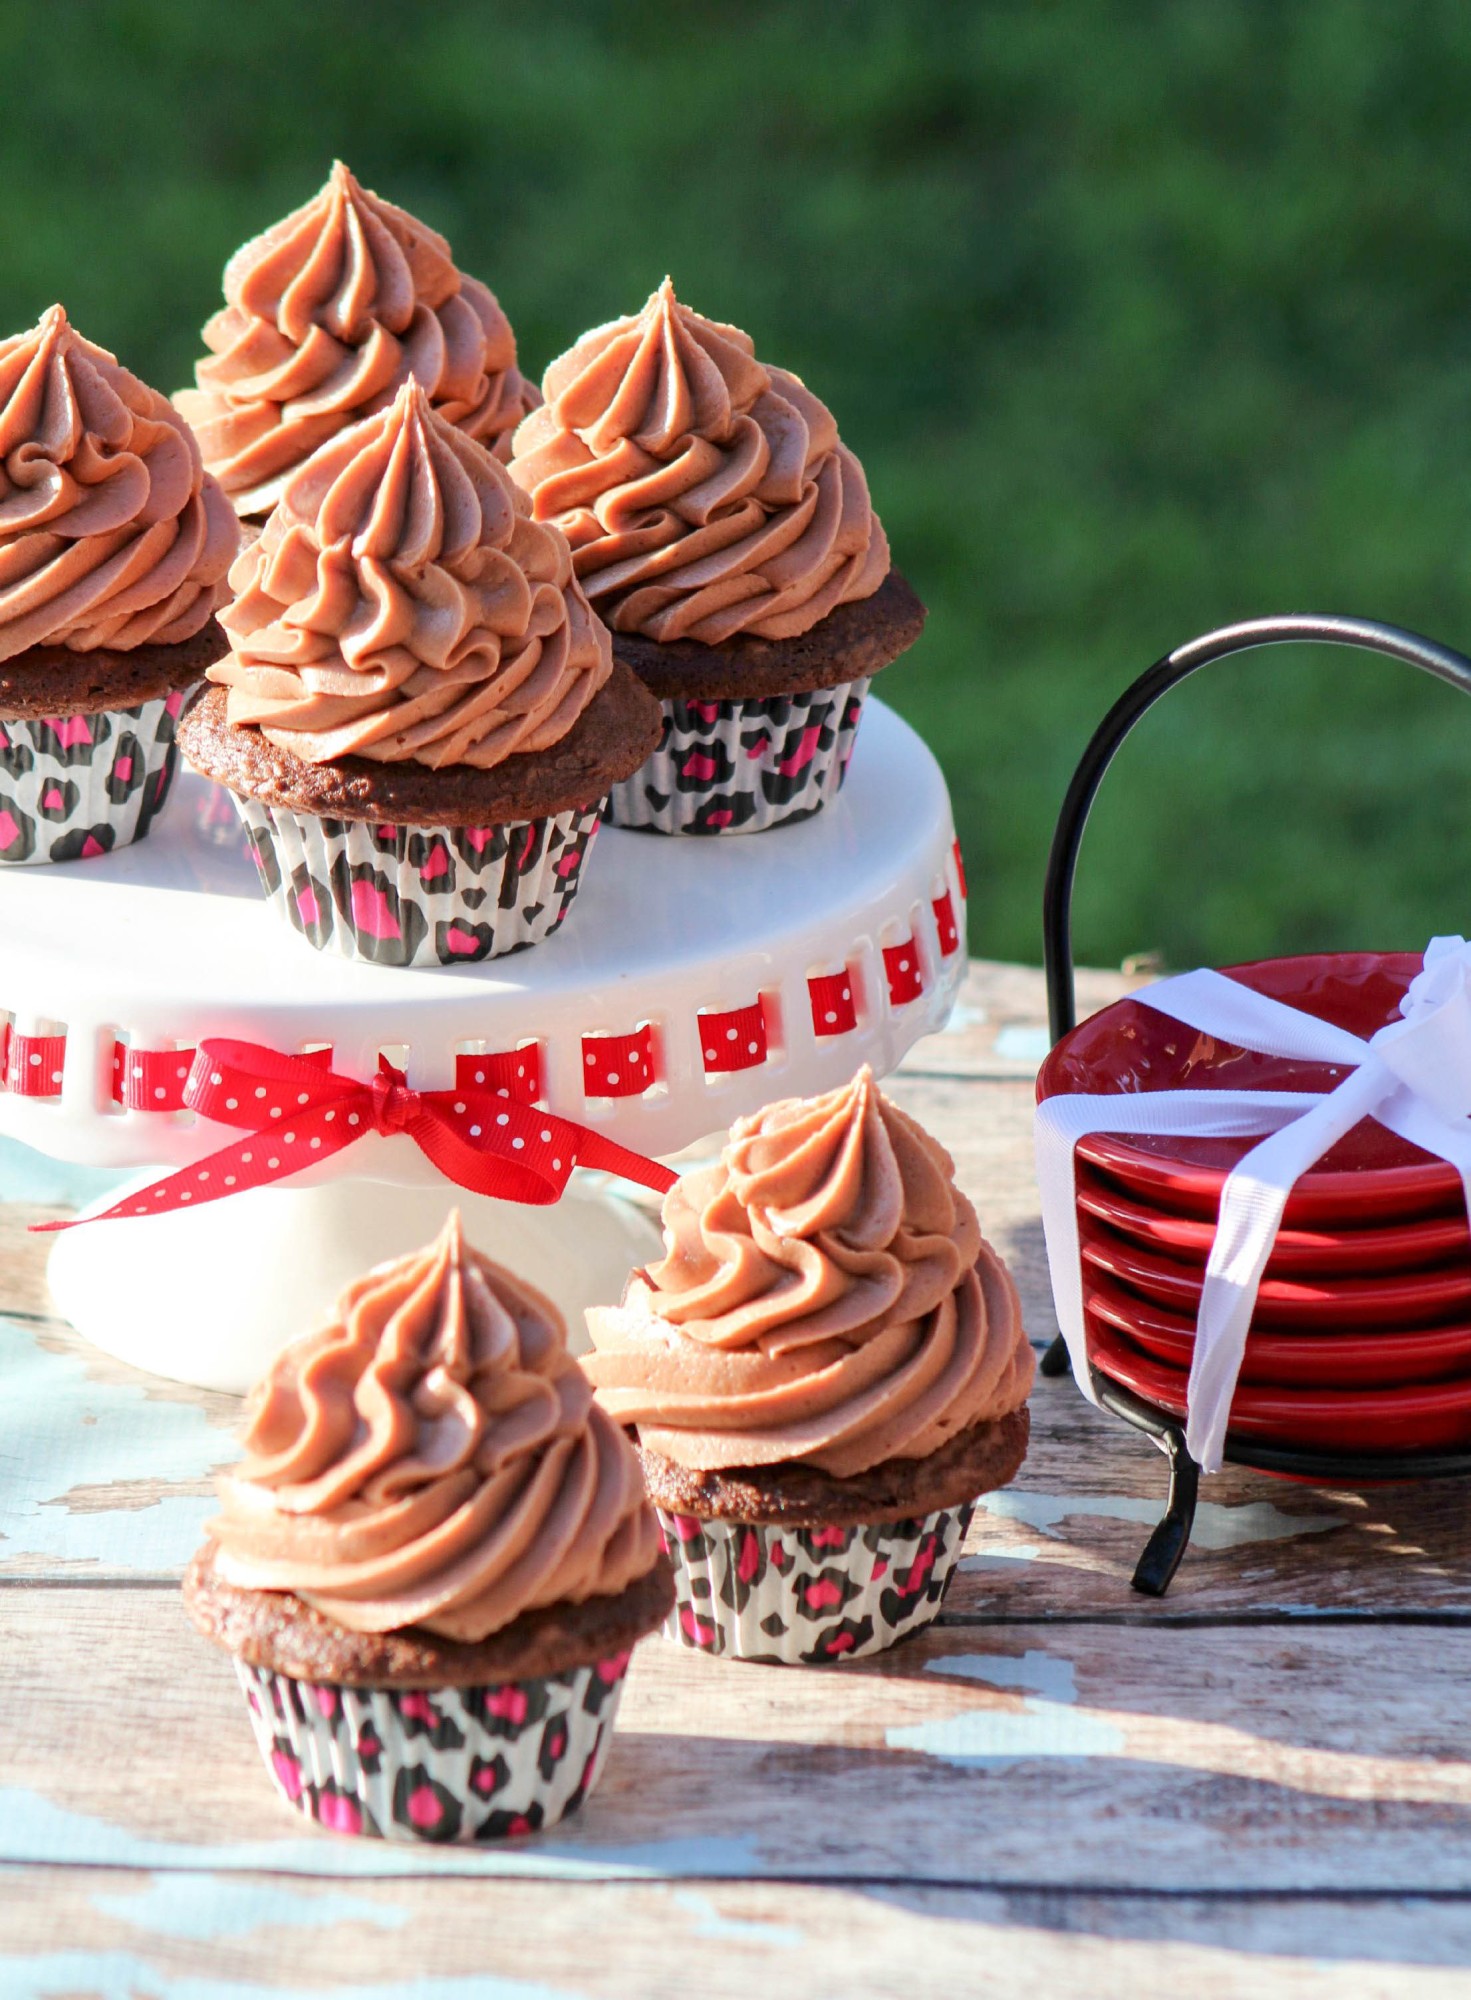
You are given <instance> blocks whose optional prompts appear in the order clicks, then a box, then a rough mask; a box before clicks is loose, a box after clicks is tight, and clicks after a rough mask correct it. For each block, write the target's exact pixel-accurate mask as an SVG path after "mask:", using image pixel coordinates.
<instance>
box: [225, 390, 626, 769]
mask: <svg viewBox="0 0 1471 2000" xmlns="http://www.w3.org/2000/svg"><path fill="white" fill-rule="evenodd" d="M530 512H531V509H530V503H529V502H528V500H527V499H526V496H525V494H523V493H522V492H521V491H520V490H519V488H517V487H515V486H513V485H512V484H511V481H510V479H509V478H508V477H507V475H506V473H505V471H504V470H503V469H502V468H501V466H500V465H499V464H497V462H496V461H495V459H493V458H492V457H491V455H490V453H489V452H488V451H487V450H486V449H485V447H484V445H480V444H477V443H476V442H475V440H474V439H473V438H470V437H467V436H466V435H465V433H464V432H463V431H461V430H457V429H456V427H455V426H454V425H453V424H451V423H449V422H448V421H447V420H446V419H445V418H444V417H443V416H442V415H440V414H439V412H437V411H436V410H434V409H432V408H431V406H430V403H429V399H428V397H427V396H426V395H425V393H424V391H423V389H421V388H420V386H419V385H418V383H417V382H412V381H411V382H407V383H405V384H404V386H403V388H402V389H400V391H399V393H398V396H397V398H396V399H395V401H394V403H393V404H392V406H391V408H389V409H387V410H385V411H384V412H383V413H382V414H381V415H380V416H376V417H370V418H368V419H367V420H366V421H365V422H363V423H361V424H356V425H354V426H353V427H352V429H350V430H346V431H343V432H342V433H341V435H340V436H338V437H336V438H334V439H333V440H332V442H331V443H330V444H325V445H323V446H322V448H321V450H320V451H318V452H317V453H316V455H315V456H314V457H313V458H312V459H311V461H310V462H309V463H308V464H307V465H304V466H303V467H302V468H301V470H300V471H299V472H297V473H295V474H293V476H292V478H291V479H290V480H289V482H288V483H287V487H286V490H285V492H284V493H283V494H282V496H281V500H280V504H279V505H278V506H277V507H276V509H275V511H274V512H273V513H272V515H271V517H270V519H269V520H268V521H267V523H266V526H265V530H264V532H263V533H262V535H261V537H260V539H259V540H258V541H257V542H255V543H253V544H252V546H251V547H249V548H247V549H245V550H244V551H242V553H241V555H240V557H239V558H238V560H237V561H236V563H235V565H234V567H233V568H232V569H231V571H230V586H231V588H232V589H233V590H234V592H235V601H234V602H233V603H232V604H231V605H230V606H229V607H228V609H227V610H225V611H224V612H222V613H221V617H220V622H221V624H223V625H224V626H225V628H226V630H227V631H228V633H229V635H230V641H231V646H232V651H231V652H230V654H229V655H228V656H227V657H226V658H225V659H224V660H221V661H220V662H219V663H218V664H217V665H216V666H214V667H212V668H211V669H210V679H211V680H214V681H218V682H220V683H222V684H223V685H224V686H225V687H227V688H228V689H229V691H230V692H229V700H228V715H229V720H230V721H231V722H232V723H238V724H252V723H253V724H256V725H258V726H259V728H260V730H261V732H262V734H263V735H265V736H266V737H268V738H269V740H270V741H271V742H272V743H275V744H277V745H279V746H281V747H282V748H285V749H289V750H292V751H294V752H295V754H296V755H297V756H298V757H301V758H303V759H305V760H306V761H307V762H308V763H313V764H320V763H326V762H328V761H331V760H334V759H337V758H340V757H347V756H353V757H367V758H370V759H371V760H372V761H374V762H375V763H383V764H394V763H403V762H408V761H412V762H415V763H419V764H427V765H430V766H431V767H433V768H435V769H438V768H439V767H440V766H442V765H446V764H471V765H475V766H478V767H479V768H481V769H488V768H489V767H490V766H491V765H494V764H499V763H501V762H502V761H503V759H505V758H507V757H510V756H513V755H517V754H521V753H524V752H528V751H535V750H544V749H547V748H549V747H550V746H551V745H552V744H554V743H558V742H560V741H561V739H562V738H563V737H564V736H565V735H566V734H567V732H568V730H569V729H571V727H572V725H573V724H574V723H575V722H576V720H577V718H578V717H579V716H580V715H581V714H582V712H583V710H584V709H585V708H586V707H587V705H588V703H589V702H590V701H591V700H592V699H593V696H594V695H595V694H596V693H597V692H598V690H599V688H601V687H602V686H603V684H604V682H605V681H606V680H607V678H608V676H609V674H610V673H611V672H612V670H613V659H612V649H611V645H610V642H609V638H608V634H607V632H606V630H605V629H604V627H603V625H602V624H601V623H600V621H599V620H598V619H597V618H596V617H595V616H594V614H593V612H592V610H591V608H590V606H589V605H588V602H587V599H586V597H585V596H584V595H583V592H582V588H581V586H580V585H579V583H578V582H577V579H576V578H575V577H574V575H573V573H572V559H571V556H570V554H569V552H568V549H567V544H566V542H565V540H564V539H563V538H562V536H561V534H560V533H559V532H558V531H557V529H555V528H552V527H542V526H540V525H538V524H537V523H536V522H534V521H532V520H531V519H530V518H529V516H530Z"/></svg>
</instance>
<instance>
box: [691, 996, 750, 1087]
mask: <svg viewBox="0 0 1471 2000" xmlns="http://www.w3.org/2000/svg"><path fill="white" fill-rule="evenodd" d="M699 1025H700V1051H701V1054H702V1055H703V1056H704V1058H705V1069H706V1073H707V1074H708V1075H711V1076H720V1075H723V1074H727V1073H729V1072H731V1071H734V1070H741V1069H759V1067H760V1066H761V1064H762V1063H764V1062H765V1060H766V1010H765V1009H764V1008H763V1007H762V1005H761V1002H760V1001H759V1000H753V1001H752V1002H751V1004H750V1006H749V1007H734V1008H732V1009H731V1010H730V1012H729V1013H726V1014H701V1015H700V1017H699Z"/></svg>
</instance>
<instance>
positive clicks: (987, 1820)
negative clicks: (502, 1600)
mask: <svg viewBox="0 0 1471 2000" xmlns="http://www.w3.org/2000/svg"><path fill="white" fill-rule="evenodd" d="M5 1614H6V1615H5V1663H4V1679H5V1693H4V1700H5V1709H6V1712H7V1713H8V1714H11V1715H23V1716H24V1717H25V1718H26V1726H25V1729H24V1730H23V1731H21V1732H18V1733H17V1734H16V1735H15V1736H13V1738H12V1740H11V1743H10V1745H9V1749H8V1755H7V1762H6V1770H5V1773H4V1783H3V1786H0V1861H8V1862H12V1863H40V1862H63V1861H71V1862H74V1863H77V1864H85V1865H88V1866H114V1867H147V1868H150V1869H153V1870H155V1871H160V1870H162V1871H168V1870H172V1869H186V1870H191V1869H192V1870H195V1871H198V1870H200V1869H208V1870H211V1871H215V1872H218V1871H224V1872H230V1871H232V1870H235V1869H239V1868H250V1869H259V1868H267V1869H272V1870H275V1871H277V1872H282V1873H296V1872H306V1873H330V1874H355V1873H362V1872H365V1871H369V1872H374V1873H395V1872H408V1873H420V1872H422V1869H421V1867H420V1866H419V1865H418V1864H416V1862H415V1860H414V1857H413V1854H412V1852H409V1853H408V1854H407V1855H405V1853H404V1851H403V1850H400V1849H398V1848H396V1847H394V1845H393V1844H391V1843H382V1844H380V1843H373V1842H362V1843H353V1842H342V1841H335V1840H333V1839H331V1838H329V1837H328V1836H325V1835H321V1834H316V1833H314V1832H312V1831H311V1830H310V1829H304V1830H300V1831H299V1830H298V1826H299V1823H298V1822H296V1821H294V1819H293V1818H292V1817H291V1815H290V1814H289V1813H288V1812H287V1811H286V1809H285V1808H284V1807H282V1806H281V1805H280V1804H279V1803H278V1802H277V1800H276V1799H275V1797H274V1796H273V1794H272V1792H271V1790H270V1787H269V1784H268V1782H267V1780H266V1778H265V1776H264V1775H263V1773H262V1771H261V1769H260V1767H259V1764H258V1761H257V1756H256V1751H255V1748H254V1745H253V1743H252V1742H251V1740H250V1737H249V1734H248V1730H247V1727H246V1722H245V1717H244V1711H243V1706H242V1704H241V1700H240V1695H239V1691H238V1689H237V1688H236V1685H235V1682H234V1677H233V1675H232V1674H231V1672H230V1668H229V1663H228V1661H227V1660H226V1659H225V1658H224V1657H223V1656H222V1655H219V1654H217V1653H214V1652H213V1651H211V1650H209V1649H208V1648H207V1647H206V1646H205V1644H204V1642H203V1641H201V1640H199V1639H198V1638H197V1637H196V1635H195V1634H194V1633H193V1632H192V1630H191V1629H190V1628H189V1626H188V1625H187V1623H186V1621H185V1619H184V1616H183V1613H182V1611H181V1609H180V1607H179V1603H178V1599H177V1596H176V1594H175V1593H174V1592H172V1591H158V1590H152V1589H136V1590H128V1591H118V1590H113V1591H107V1592H103V1591H88V1590H78V1589H70V1588H68V1587H66V1586H59V1585H58V1586H53V1587H50V1588H46V1589H26V1588H23V1587H19V1586H17V1587H14V1588H12V1589H11V1590H9V1591H7V1593H6V1600H5ZM1391 1659H1392V1668H1391V1666H1390V1661H1391ZM1468 1674H1471V1632H1465V1631H1460V1630H1444V1629H1441V1630H1424V1629H1419V1628H1405V1629H1399V1630H1396V1631H1395V1632H1394V1633H1393V1635H1392V1637H1391V1636H1390V1635H1389V1634H1388V1633H1386V1632H1385V1631H1384V1630H1383V1629H1382V1628H1370V1629H1367V1630H1353V1629H1346V1628H1341V1627H1332V1628H1323V1627H1318V1626H1297V1627H1289V1628H1276V1629H1273V1628H1270V1627H1267V1628H1263V1627H1244V1628H1235V1629H1233V1628H1224V1627H1223V1628H1216V1629H1214V1630H1212V1631H1210V1632H1208V1633H1202V1632H1201V1631H1199V1630H1195V1629H1188V1628H1187V1629H1179V1628H1169V1629H1161V1630H1157V1631H1149V1630H1144V1629H1141V1628H1139V1627H1133V1626H1103V1625H1056V1624H1053V1625H1048V1624H1037V1625H1031V1626H1016V1627H1004V1628H998V1627H996V1626H965V1625H955V1624H952V1625H948V1626H944V1627H940V1628H937V1629H932V1630H931V1631H930V1632H928V1633H926V1634H924V1635H921V1636H919V1637H916V1638H915V1639H914V1640H912V1641H910V1642H908V1643H907V1644H906V1645H904V1646H903V1647H901V1648H898V1649H896V1650H895V1651H894V1652H893V1653H891V1654H889V1655H887V1656H885V1657H883V1658H881V1659H879V1660H878V1661H875V1662H872V1663H856V1664H854V1665H850V1666H848V1667H844V1668H839V1669H835V1670H831V1671H827V1672H822V1671H818V1670H815V1669H813V1670H783V1669H779V1668H761V1667H751V1666H743V1665H741V1664H739V1663H732V1662H723V1661H716V1660H707V1659H701V1658H697V1657H694V1656H691V1655H690V1654H688V1653H686V1652H685V1651H684V1650H683V1649H681V1648H679V1647H676V1646H673V1645H671V1644H670V1643H669V1642H667V1641H663V1640H658V1641H654V1642H650V1643H648V1644H646V1645H645V1646H644V1647H642V1648H641V1649H640V1651H639V1654H638V1656H637V1658H636V1660H635V1662H634V1667H633V1670H632V1673H631V1675H630V1683H629V1690H628V1695H627V1699H626V1701H625V1704H624V1712H623V1716H622V1718H621V1721H620V1725H619V1732H618V1736H617V1739H616V1742H615V1745H614V1753H613V1756H612V1758H611V1759H610V1762H609V1766H608V1772H607V1776H606V1779H605V1781H604V1785H603V1787H602V1789H601V1790H600V1791H599V1793H598V1795H597V1797H596V1798H595V1799H594V1801H592V1802H591V1804H590V1806H589V1808H588V1810H587V1812H586V1813H585V1815H583V1816H581V1817H580V1818H579V1819H578V1820H577V1821H576V1822H574V1823H571V1824H569V1827H568V1828H567V1829H566V1830H565V1832H559V1833H557V1834H554V1835H551V1836H549V1837H548V1838H547V1839H546V1840H545V1841H541V1842H537V1843H534V1844H528V1845H527V1846H526V1847H524V1848H518V1849H516V1850H515V1851H514V1852H513V1853H511V1854H509V1855H507V1854H504V1853H503V1854H487V1855H485V1856H477V1855H475V1854H470V1855H467V1856H463V1857H462V1856H453V1857H451V1856H445V1857H443V1858H442V1859H441V1858H439V1857H436V1858H435V1860H434V1867H435V1868H436V1869H440V1870H443V1871H446V1872H451V1873H478V1872H482V1871H483V1872H487V1873H491V1874H494V1873H497V1872H505V1871H506V1870H507V1869H508V1868H511V1869H523V1870H527V1871H529V1872H531V1873H533V1874H545V1875H551V1874H556V1873H562V1874H567V1873H581V1874H591V1875H595V1876H596V1875H604V1876H617V1875H626V1874H630V1873H631V1874H636V1875H653V1876H668V1877H680V1876H685V1877H692V1876H702V1877H703V1876H711V1877H727V1878H749V1879H759V1878H772V1879H778V1880H780V1879H789V1880H790V1879H800V1880H806V1881H824V1880H833V1881H847V1882H849V1883H853V1882H868V1883H872V1884H881V1883H896V1882H898V1883H904V1882H909V1883H919V1884H923V1883H929V1884H939V1885H946V1886H952V1887H971V1888H1034V1889H1040V1888H1044V1887H1052V1888H1055V1889H1057V1890H1059V1891H1062V1890H1074V1891H1079V1892H1081V1891H1084V1890H1088V1891H1098V1890H1103V1889H1109V1888H1114V1889H1120V1890H1124V1889H1129V1888H1137V1887H1139V1886H1140V1885H1141V1884H1148V1885H1149V1886H1150V1888H1151V1889H1152V1890H1155V1891H1159V1892H1166V1891H1167V1892H1171V1893H1176V1894H1179V1893H1205V1892H1219V1891H1222V1890H1232V1891H1237V1892H1255V1893H1274V1894H1282V1893H1287V1892H1293V1893H1305V1892H1309V1891H1322V1892H1326V1893H1334V1894H1340V1895H1342V1894H1370V1895H1384V1894H1397V1893H1412V1892H1417V1891H1420V1892H1424V1891H1431V1892H1436V1893H1441V1894H1447V1893H1449V1894H1455V1895H1468V1894H1471V1762H1468V1761H1467V1751H1466V1730H1465V1706H1466V1701H1465V1689H1466V1684H1467V1678H1468Z"/></svg>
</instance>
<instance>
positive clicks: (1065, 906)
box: [1042, 612, 1471, 1042]
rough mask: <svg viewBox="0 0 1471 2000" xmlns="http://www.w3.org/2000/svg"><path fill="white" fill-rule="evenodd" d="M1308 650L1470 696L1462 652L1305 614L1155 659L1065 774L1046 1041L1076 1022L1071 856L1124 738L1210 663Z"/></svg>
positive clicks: (1048, 941)
mask: <svg viewBox="0 0 1471 2000" xmlns="http://www.w3.org/2000/svg"><path fill="white" fill-rule="evenodd" d="M1308 644H1311V645H1320V646H1356V647H1358V648H1359V649H1360V650H1361V651H1363V652H1366V653H1383V654H1385V655H1387V656H1388V657H1389V658H1390V659H1392V660H1406V661H1408V662H1409V664H1410V665H1411V666H1412V667H1419V668H1421V669H1422V670H1423V671H1424V672H1425V673H1427V674H1434V675H1435V677H1436V679H1437V680H1442V681H1448V682H1449V683H1450V685H1451V686H1452V687H1455V688H1459V689H1460V690H1461V692H1462V693H1463V694H1471V660H1468V659H1467V658H1466V656H1465V655H1464V654H1463V653H1457V652H1455V651H1454V650H1453V649H1452V648H1451V647H1450V646H1441V645H1438V644H1437V643H1436V641H1435V640H1434V639H1422V638H1421V637H1420V636H1419V634H1418V633H1415V632H1405V631H1402V630H1401V628H1400V627H1399V626H1398V625H1380V624H1377V623H1376V622H1375V621H1374V620H1373V619H1371V618H1338V617H1332V616H1322V617H1317V616H1314V615H1313V614H1311V613H1306V612H1304V613H1299V614H1290V615H1288V616H1285V617H1282V618H1253V619H1249V620H1247V621H1246V622H1245V623H1244V624H1241V625H1223V626H1222V627H1221V629H1220V630H1219V631H1218V632H1207V633H1206V634H1205V635H1204V637H1203V638H1200V639H1192V640H1191V641H1190V643H1189V645H1186V646H1177V647H1176V649H1175V651H1174V652H1173V653H1166V654H1165V656H1164V658H1163V659H1162V660H1156V662H1155V663H1154V665H1153V666H1152V667H1151V668H1150V669H1149V671H1148V673H1144V674H1141V675H1140V676H1139V678H1138V680H1137V681H1135V682H1134V684H1133V686H1132V687H1130V688H1127V689H1125V691H1124V693H1123V694H1121V695H1120V696H1119V698H1118V700H1117V701H1116V702H1115V703H1114V705H1113V707H1112V708H1111V709H1110V710H1109V711H1108V714H1107V715H1106V716H1105V717H1104V718H1103V720H1102V722H1101V723H1099V725H1098V728H1097V729H1096V730H1095V731H1094V733H1093V737H1092V740H1091V741H1090V743H1089V745H1088V747H1087V749H1086V750H1085V751H1084V752H1083V755H1082V759H1081V761H1080V762H1079V764H1078V768H1077V770H1076V771H1074V773H1073V781H1072V783H1071V784H1070V785H1069V786H1068V791H1067V797H1066V798H1065V799H1064V800H1063V805H1062V811H1061V813H1060V814H1059V815H1058V821H1057V831H1056V832H1055V833H1054V834H1053V836H1052V852H1051V853H1050V854H1049V856H1048V858H1047V886H1046V888H1045V889H1044V890H1043V893H1042V963H1043V967H1044V969H1045V972H1046V976H1047V1022H1048V1028H1049V1030H1050V1032H1051V1036H1052V1039H1053V1041H1054V1042H1056V1041H1060V1040H1061V1038H1062V1037H1063V1036H1064V1035H1065V1034H1066V1033H1067V1032H1068V1030H1069V1029H1070V1028H1071V1027H1072V1026H1073V1025H1074V1023H1075V1022H1076V1020H1077V1001H1076V991H1075V985H1074V980H1073V911H1072V905H1073V875H1074V873H1075V871H1076V869H1077V865H1078V850H1079V848H1080V847H1081V846H1082V843H1083V829H1084V827H1085V826H1086V825H1087V824H1088V814H1089V812H1090V811H1091V809H1092V806H1093V801H1094V799H1095V798H1096V797H1097V794H1098V787H1099V786H1100V785H1101V784H1102V783H1103V776H1104V773H1105V772H1106V771H1107V769H1108V767H1109V765H1110V764H1111V763H1112V762H1113V759H1114V755H1115V753H1116V752H1117V751H1118V749H1119V747H1120V745H1121V744H1122V743H1123V741H1124V738H1125V737H1126V736H1127V735H1128V734H1129V731H1130V730H1131V729H1132V728H1133V727H1134V724H1135V723H1136V722H1138V721H1139V719H1140V717H1141V716H1143V715H1144V714H1146V713H1147V711H1148V710H1149V709H1151V708H1153V706H1154V704H1155V703H1156V702H1157V701H1158V700H1159V698H1160V696H1161V695H1162V694H1167V693H1168V692H1169V690H1170V689H1171V688H1172V687H1175V686H1176V685H1177V684H1178V683H1179V682H1180V681H1183V680H1185V679H1186V678H1187V677H1188V676H1189V675H1190V674H1193V673H1196V672H1198V671H1199V669H1200V668H1201V667H1208V666H1209V665H1210V664H1211V662H1212V661H1213V660H1224V659H1225V658H1227V656H1228V655H1229V654H1231V653H1246V652H1250V651H1251V650H1252V648H1253V647H1256V646H1280V645H1308Z"/></svg>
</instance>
